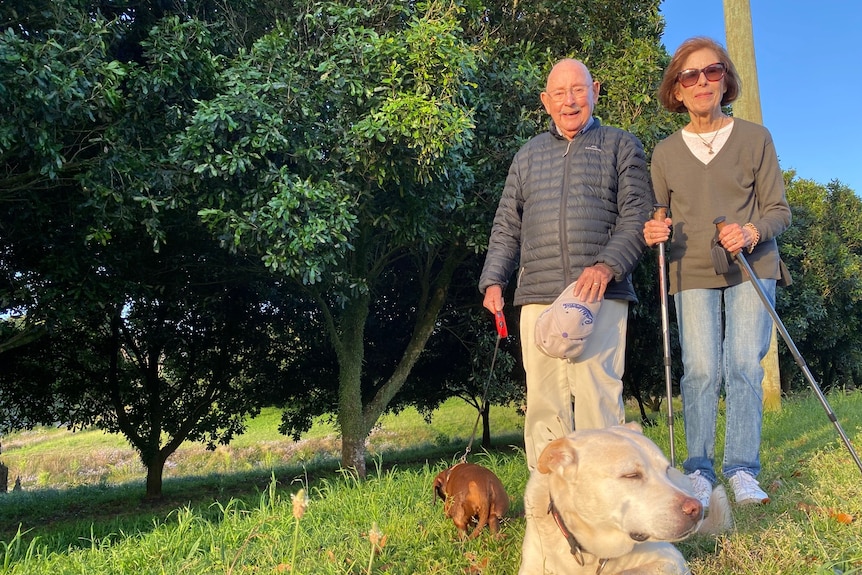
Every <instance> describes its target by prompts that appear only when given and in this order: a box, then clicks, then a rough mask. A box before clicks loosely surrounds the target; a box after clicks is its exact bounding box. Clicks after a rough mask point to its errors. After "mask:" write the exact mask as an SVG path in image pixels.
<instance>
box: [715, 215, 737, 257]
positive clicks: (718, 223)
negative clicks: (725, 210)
mask: <svg viewBox="0 0 862 575" xmlns="http://www.w3.org/2000/svg"><path fill="white" fill-rule="evenodd" d="M725 220H727V218H725V217H724V216H718V217H717V218H715V219H714V220H712V223H713V224H715V227H716V228H717V229H718V231H719V232H720V231H721V230H722V229H724V226H726V225H727V222H726V221H725ZM741 251H742V250H736V251H735V252H730V255H732V256H733V257H734V258H735V257H736V254H738V253H739V252H741Z"/></svg>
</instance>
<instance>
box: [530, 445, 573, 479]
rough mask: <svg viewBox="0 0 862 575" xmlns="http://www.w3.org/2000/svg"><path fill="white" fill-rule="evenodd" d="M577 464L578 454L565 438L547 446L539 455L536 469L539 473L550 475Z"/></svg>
mask: <svg viewBox="0 0 862 575" xmlns="http://www.w3.org/2000/svg"><path fill="white" fill-rule="evenodd" d="M577 463H578V453H577V451H575V447H574V445H573V443H572V441H571V440H570V439H569V438H567V437H560V438H559V439H555V440H553V441H552V442H550V443H549V444H548V446H547V447H545V449H544V450H543V451H542V454H541V455H539V461H538V463H537V465H536V469H537V470H538V472H539V473H551V472H553V471H557V470H558V469H561V468H563V467H566V466H569V465H576V464H577Z"/></svg>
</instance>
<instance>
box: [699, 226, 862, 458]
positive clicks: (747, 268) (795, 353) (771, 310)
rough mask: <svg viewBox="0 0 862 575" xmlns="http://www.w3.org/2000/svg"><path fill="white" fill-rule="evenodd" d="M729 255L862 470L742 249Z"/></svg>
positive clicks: (851, 446)
mask: <svg viewBox="0 0 862 575" xmlns="http://www.w3.org/2000/svg"><path fill="white" fill-rule="evenodd" d="M724 220H725V217H724V216H719V217H717V218H715V220H714V221H713V222H712V223H713V224H715V227H716V228H718V231H721V229H722V228H723V227H724V226H725V225H726V224H725V221H724ZM731 255H732V256H733V257H734V258H735V259H736V261H737V263H739V265H740V266H741V267H742V269H743V270H745V273H746V274H748V277H749V278H750V279H751V285H753V286H754V289H755V290H756V291H757V295H759V296H760V300H761V301H762V302H763V305H765V306H766V309H767V310H768V311H769V315H771V316H772V321H774V322H775V326H776V327H777V328H778V332H779V333H780V334H781V337H782V338H784V343H786V344H787V347H788V348H789V349H790V353H792V354H793V359H795V360H796V365H798V366H799V368H800V369H802V374H803V375H804V376H805V379H806V381H808V384H809V385H810V386H811V389H813V390H814V393H815V394H816V395H817V399H819V400H820V404H821V405H822V406H823V409H825V410H826V415H827V417H828V418H829V421H831V422H832V424H833V425H834V426H835V429H836V430H837V431H838V435H839V436H840V437H841V441H842V442H843V443H844V445H845V446H846V447H847V451H849V452H850V456H851V457H852V458H853V461H855V462H856V466H857V467H858V468H859V471H860V472H862V461H860V460H859V456H858V455H856V451H855V450H854V449H853V445H852V444H851V443H850V439H848V438H847V434H846V433H844V430H843V429H842V428H841V424H840V423H838V418H837V417H835V413H834V412H833V411H832V408H831V407H829V402H827V401H826V397H825V396H824V395H823V391H822V390H821V389H820V386H819V385H818V384H817V382H816V381H815V380H814V376H813V375H811V370H809V369H808V365H807V364H806V363H805V359H803V357H802V354H800V353H799V349H797V347H796V344H794V343H793V340H792V339H790V334H789V333H788V332H787V328H786V327H784V323H783V322H782V321H781V318H780V317H778V313H777V312H776V311H775V307H774V306H773V305H772V302H770V301H769V298H767V297H766V293H765V292H764V291H763V286H762V285H760V280H759V279H758V278H757V276H756V275H754V271H753V270H752V269H751V266H750V265H749V263H748V260H747V259H745V256H744V255H742V250H737V251H736V252H734V253H732V254H731Z"/></svg>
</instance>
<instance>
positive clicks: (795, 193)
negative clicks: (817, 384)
mask: <svg viewBox="0 0 862 575" xmlns="http://www.w3.org/2000/svg"><path fill="white" fill-rule="evenodd" d="M786 183H787V197H788V201H789V202H790V205H791V208H792V210H793V225H792V226H791V227H790V228H789V229H788V230H787V231H786V232H785V233H783V234H781V236H779V247H780V251H781V254H782V258H783V259H784V261H785V263H786V264H787V267H788V268H789V270H790V273H791V276H792V277H793V284H792V285H790V286H789V287H787V288H783V289H780V290H778V295H777V303H776V309H777V311H778V313H779V315H780V316H781V318H782V322H783V323H784V324H785V327H787V331H788V333H789V334H790V337H791V338H792V339H793V342H794V343H795V344H796V347H797V348H798V349H799V352H800V354H801V355H802V356H803V357H804V358H805V359H806V361H807V362H808V363H809V364H810V367H811V370H812V372H813V373H817V374H819V375H820V380H821V387H823V389H824V390H829V389H830V388H833V387H835V386H837V385H839V383H840V382H841V381H845V382H846V381H847V380H850V381H851V382H852V384H853V385H855V386H858V385H859V381H860V378H859V374H860V367H862V355H860V344H862V339H860V327H862V315H860V312H859V310H860V306H859V303H860V298H862V227H860V223H859V222H860V217H862V200H860V199H859V197H858V196H857V195H856V194H855V193H854V192H853V191H852V190H851V189H849V188H848V187H847V186H845V185H843V184H841V183H840V182H837V181H833V182H830V183H829V184H827V185H825V186H824V185H822V184H817V183H815V182H812V181H810V180H804V179H798V178H796V177H795V174H794V173H793V172H790V173H788V174H787V175H786ZM780 357H781V364H782V369H781V374H782V389H783V390H784V391H790V390H791V388H792V387H795V386H800V385H802V386H804V385H805V383H804V380H803V378H802V377H801V375H800V373H799V370H798V369H796V368H795V359H794V358H793V357H792V355H791V354H790V353H789V351H788V350H786V349H782V350H781V354H780Z"/></svg>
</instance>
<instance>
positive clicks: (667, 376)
mask: <svg viewBox="0 0 862 575" xmlns="http://www.w3.org/2000/svg"><path fill="white" fill-rule="evenodd" d="M653 209H654V211H653V219H654V220H658V221H664V219H665V218H666V217H667V206H666V205H664V204H655V205H653ZM664 249H665V242H661V243H660V244H658V290H659V301H660V302H661V335H662V341H663V343H664V384H665V393H667V430H668V435H669V436H670V465H671V467H676V454H675V452H674V447H673V379H672V377H671V365H670V317H669V315H668V307H667V268H666V267H665V265H666V264H665V253H664Z"/></svg>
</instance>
